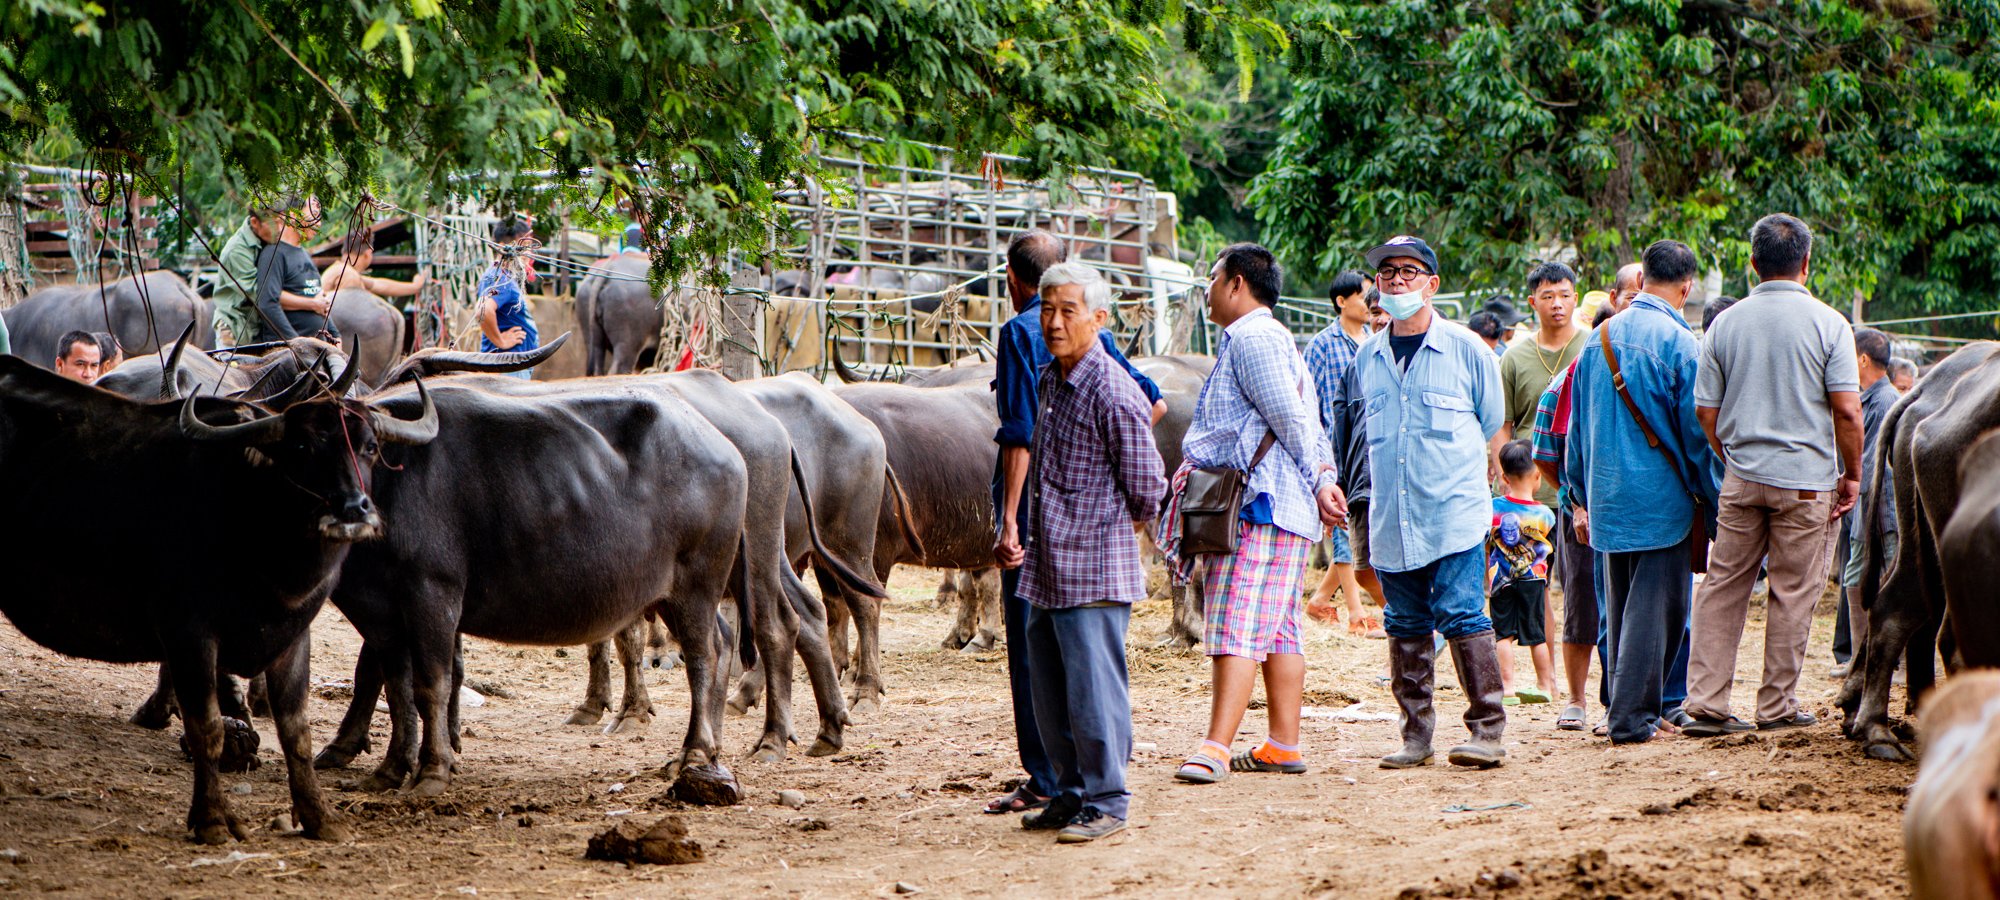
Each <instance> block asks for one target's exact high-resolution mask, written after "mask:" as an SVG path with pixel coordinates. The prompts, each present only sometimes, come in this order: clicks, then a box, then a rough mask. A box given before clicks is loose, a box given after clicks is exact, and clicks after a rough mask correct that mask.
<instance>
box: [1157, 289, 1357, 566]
mask: <svg viewBox="0 0 2000 900" xmlns="http://www.w3.org/2000/svg"><path fill="white" fill-rule="evenodd" d="M1319 414H1320V413H1319V398H1318V396H1317V395H1316V394H1315V393H1314V391H1313V381H1312V376H1311V375H1310V374H1309V373H1307V372H1306V363H1305V360H1304V359H1301V358H1300V357H1299V345H1298V343H1297V342H1296V341H1293V340H1292V333H1291V332H1290V331H1288V330H1286V329H1285V326H1284V324H1283V323H1281V322H1279V321H1278V320H1277V319H1276V318H1273V317H1272V316H1271V311H1270V310H1268V309H1263V308H1259V309H1256V310H1253V311H1251V312H1250V313H1249V314H1248V315H1245V316H1243V317H1242V318H1240V319H1237V320H1236V321H1234V322H1231V323H1229V327H1228V328H1224V329H1223V330H1222V342H1221V347H1220V348H1219V349H1218V350H1217V351H1216V354H1215V370H1214V371H1212V372H1210V373H1209V375H1208V380H1207V381H1204V382H1202V384H1201V396H1200V397H1198V398H1196V400H1195V402H1194V418H1193V420H1192V421H1191V422H1189V423H1188V430H1187V436H1186V437H1183V438H1182V439H1181V453H1182V455H1183V456H1185V457H1186V459H1187V460H1189V461H1191V462H1193V463H1194V464H1195V465H1197V466H1228V467H1229V468H1232V469H1237V470H1239V471H1240V470H1243V469H1246V468H1249V466H1250V460H1251V458H1252V457H1254V456H1256V455H1257V445H1258V444H1259V443H1262V442H1263V440H1264V432H1265V431H1267V430H1268V431H1270V432H1271V433H1273V434H1275V435H1277V438H1278V440H1277V442H1276V443H1274V444H1272V445H1271V451H1270V452H1269V453H1267V454H1265V456H1264V461H1263V462H1262V463H1260V464H1258V466H1257V468H1255V469H1252V470H1251V471H1250V481H1249V485H1248V487H1246V488H1245V489H1244V495H1245V496H1244V498H1243V501H1244V505H1245V506H1248V505H1250V504H1251V503H1255V502H1256V501H1257V498H1258V497H1260V496H1262V497H1266V498H1268V500H1267V503H1268V504H1269V507H1270V510H1271V524H1273V525H1276V526H1278V527H1279V528H1282V529H1284V530H1286V531H1289V532H1291V533H1293V534H1296V535H1298V536H1300V537H1302V538H1305V539H1306V540H1309V541H1316V540H1319V539H1320V537H1321V536H1322V535H1323V534H1325V533H1326V525H1325V524H1323V523H1322V522H1320V520H1319V505H1318V503H1317V502H1316V501H1315V500H1314V498H1313V495H1314V494H1316V493H1318V491H1319V489H1320V488H1323V487H1326V486H1328V485H1332V484H1334V483H1336V482H1335V478H1334V474H1333V448H1332V446H1331V445H1330V444H1328V443H1327V439H1326V429H1325V428H1322V427H1320V423H1319Z"/></svg>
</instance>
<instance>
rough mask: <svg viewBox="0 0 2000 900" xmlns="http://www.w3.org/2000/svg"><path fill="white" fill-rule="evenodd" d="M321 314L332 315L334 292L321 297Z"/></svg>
mask: <svg viewBox="0 0 2000 900" xmlns="http://www.w3.org/2000/svg"><path fill="white" fill-rule="evenodd" d="M319 314H320V315H322V316H330V315H333V295H332V294H328V295H326V296H324V297H321V298H319Z"/></svg>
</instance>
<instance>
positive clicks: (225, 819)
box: [188, 806, 250, 845]
mask: <svg viewBox="0 0 2000 900" xmlns="http://www.w3.org/2000/svg"><path fill="white" fill-rule="evenodd" d="M188 830H190V831H192V832H194V839H195V842H196V843H201V844H211V845H213V844H227V843H229V842H230V841H231V840H238V841H247V840H249V839H250V832H249V831H247V830H245V829H244V828H243V822H242V821H241V820H239V819H237V818H236V814H235V813H233V812H230V811H229V808H228V807H226V806H217V807H216V808H214V809H211V810H209V812H208V815H206V816H203V817H202V818H201V819H200V820H199V821H197V820H196V818H195V815H194V814H193V813H189V814H188Z"/></svg>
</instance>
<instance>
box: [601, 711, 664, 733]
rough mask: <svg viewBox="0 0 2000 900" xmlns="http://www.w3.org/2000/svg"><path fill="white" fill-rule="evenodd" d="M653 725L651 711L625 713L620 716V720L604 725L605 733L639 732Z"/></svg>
mask: <svg viewBox="0 0 2000 900" xmlns="http://www.w3.org/2000/svg"><path fill="white" fill-rule="evenodd" d="M652 725H653V714H652V713H650V712H643V713H627V714H625V715H621V716H619V717H618V721H616V722H612V723H611V724H609V725H606V726H604V733H605V734H638V733H639V732H642V731H645V730H646V729H647V728H650V727H652Z"/></svg>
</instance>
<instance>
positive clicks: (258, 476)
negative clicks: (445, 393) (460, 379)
mask: <svg viewBox="0 0 2000 900" xmlns="http://www.w3.org/2000/svg"><path fill="white" fill-rule="evenodd" d="M420 390H421V389H420ZM404 412H405V413H406V419H407V421H405V420H399V419H397V418H394V417H392V416H390V415H387V414H384V413H382V412H380V411H378V410H376V409H375V408H373V407H371V406H368V405H364V404H361V403H358V402H354V401H347V400H336V399H331V398H323V399H318V400H313V401H309V402H302V403H298V404H295V405H294V406H292V407H291V408H289V409H287V410H285V411H284V412H283V413H282V414H279V415H269V414H265V413H263V412H262V411H260V410H258V409H256V408H255V407H251V406H249V405H246V404H242V403H238V402H234V401H229V400H222V399H216V398H208V397H202V398H191V399H189V400H187V401H184V402H181V403H160V404H152V405H144V404H140V403H136V402H134V401H132V400H128V399H126V398H123V397H119V396H117V395H114V394H111V393H109V392H106V391H103V390H99V389H97V388H94V387H88V386H85V385H81V384H77V383H75V382H72V381H69V380H68V379H65V378H62V377H60V376H57V375H55V374H53V373H51V372H47V371H44V370H41V369H38V368H36V367H34V366H32V365H30V364H28V363H26V362H24V361H22V360H19V359H14V358H0V567H4V569H5V570H6V572H7V574H8V588H7V590H6V591H5V592H0V611H4V612H5V613H6V615H7V617H8V619H9V620H11V621H12V622H13V623H14V625H15V627H17V628H19V629H20V630H21V632H22V633H23V634H25V635H27V636H28V637H29V638H30V639H32V640H34V641H36V642H37V643H40V644H42V645H44V646H46V647H49V648H50V649H53V650H55V651H57V652H59V653H64V654H68V655H71V656H79V657H84V658H89V659H99V660H106V661H110V662H126V663H132V662H169V663H171V664H172V666H173V670H174V673H175V678H174V688H175V691H176V693H177V694H178V697H179V703H180V707H181V709H183V710H188V711H191V714H189V715H187V716H186V720H187V731H188V737H187V741H186V744H187V746H188V747H189V750H190V752H191V753H192V755H193V756H194V759H195V773H194V799H193V803H192V805H191V807H190V809H189V812H188V827H189V828H190V829H191V830H192V831H193V832H194V834H195V837H196V838H197V839H199V840H201V841H203V842H206V843H222V842H224V841H227V840H229V839H230V838H231V837H236V838H242V837H244V836H245V831H244V828H243V824H242V823H241V822H240V821H239V820H238V819H237V818H236V816H235V815H234V814H233V813H232V812H231V810H230V808H229V804H228V803H227V801H226V800H225V799H224V796H223V790H222V784H221V780H220V776H219V774H218V757H219V756H220V754H221V751H222V744H223V727H222V726H223V723H222V720H221V716H220V715H219V711H218V708H217V704H218V701H217V697H216V693H215V685H216V678H217V673H218V672H219V671H226V672H234V673H237V674H240V675H251V674H255V673H260V672H261V673H265V674H266V675H267V676H268V677H269V679H270V683H271V687H272V690H271V707H272V710H273V712H274V713H275V718H276V720H277V728H278V734H279V738H280V742H281V743H282V745H283V747H282V749H283V752H284V756H285V764H286V768H287V770H288V771H289V774H290V783H291V794H292V807H293V812H294V814H295V815H296V817H297V820H298V822H299V823H300V825H301V826H303V828H304V829H305V831H306V833H307V834H308V835H309V836H312V837H318V838H324V839H329V840H339V839H344V838H345V837H346V836H347V830H346V828H345V827H344V826H343V825H342V824H341V822H340V821H339V818H338V817H337V816H336V815H335V814H334V813H333V811H332V810H330V809H328V808H327V806H326V803H325V801H324V799H323V798H322V797H321V795H320V790H319V783H318V780H317V779H316V778H315V777H314V775H313V772H312V768H311V764H310V756H311V743H312V736H311V732H310V731H309V729H308V726H307V721H306V716H305V704H306V688H307V684H308V679H309V674H308V661H309V657H310V647H311V638H310V635H309V632H308V628H309V626H310V625H311V624H312V620H313V617H314V616H315V615H316V614H317V613H318V612H319V609H320V606H321V604H322V603H323V602H325V600H326V597H327V593H328V591H329V590H330V589H331V588H332V586H333V581H334V578H335V575H336V573H337V572H338V570H339V567H340V565H341V563H342V560H343V559H344V558H345V557H346V556H347V554H348V552H349V548H350V545H352V544H353V543H354V542H355V541H358V540H363V539H366V538H370V537H373V536H375V535H378V534H380V533H381V531H382V529H383V520H382V518H381V516H380V515H379V514H378V512H377V511H376V508H375V506H374V503H373V501H372V500H371V498H370V496H369V487H370V486H369V481H368V474H369V472H370V470H371V467H372V464H373V462H374V460H375V456H376V454H377V452H378V445H377V442H378V441H380V442H383V443H405V444H409V445H412V446H421V445H422V444H424V443H425V442H427V441H429V440H431V439H432V438H433V437H435V436H436V429H437V419H436V416H435V415H434V413H433V411H432V408H431V406H430V404H429V402H428V401H427V400H426V399H424V398H423V397H421V396H419V397H416V398H413V400H412V401H411V402H410V403H408V404H407V405H406V406H405V408H404ZM79 503H80V504H84V505H85V506H86V507H87V508H96V509H105V508H113V507H121V506H135V507H137V508H141V509H147V510H175V509H178V510H186V509H213V510H231V511H234V512H230V513H227V514H219V515H215V516H211V517H208V518H207V519H206V520H204V521H203V522H201V523H200V527H197V528H183V527H178V526H176V525H174V524H172V523H170V522H165V521H163V522H161V523H159V524H157V525H152V524H147V523H145V522H144V521H143V518H132V519H130V520H119V521H117V522H113V523H112V524H111V525H110V526H109V527H108V528H107V529H106V530H105V531H104V532H103V533H102V534H100V535H99V536H98V537H97V539H95V540H91V541H78V540H76V539H75V536H74V535H71V534H68V533H66V532H63V531H62V530H60V529H51V528H49V527H47V523H48V522H50V521H54V520H56V519H57V518H59V517H60V516H61V515H62V513H63V511H64V510H67V509H72V508H74V507H75V505H76V504H79ZM249 510H254V511H255V512H254V514H250V513H245V512H242V511H249ZM218 547H222V548H228V553H229V554H230V556H229V558H230V559H231V560H232V565H231V566H229V568H228V573H227V575H226V576H219V575H217V573H216V571H215V570H214V569H213V568H212V567H209V566H204V565H201V564H200V562H201V561H202V560H204V559H213V558H214V555H215V552H216V549H217V548H218ZM132 573H142V574H141V576H140V579H139V580H138V581H134V580H133V578H132Z"/></svg>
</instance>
